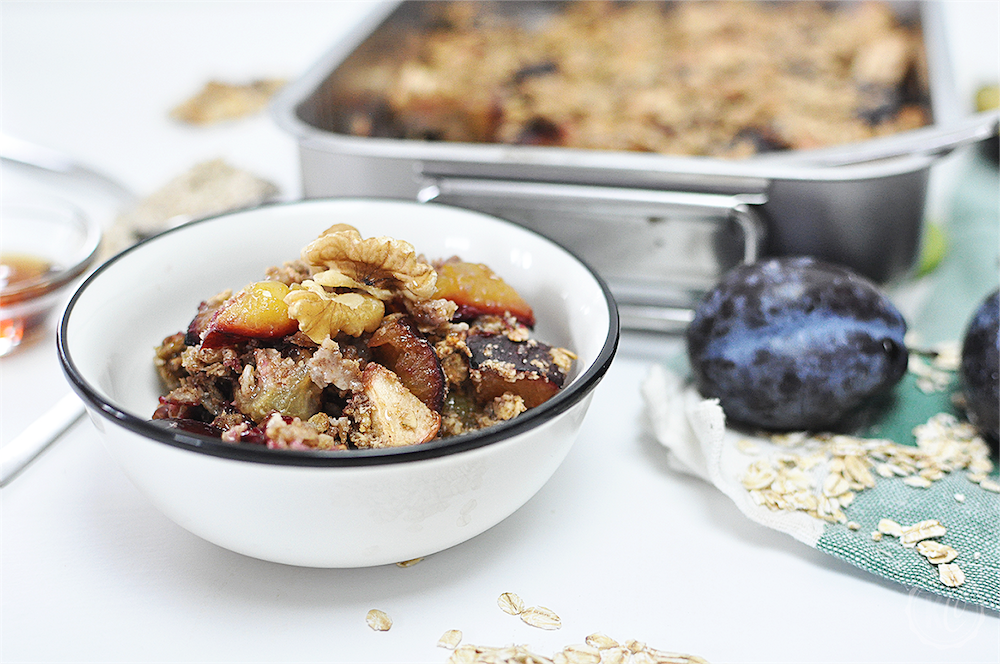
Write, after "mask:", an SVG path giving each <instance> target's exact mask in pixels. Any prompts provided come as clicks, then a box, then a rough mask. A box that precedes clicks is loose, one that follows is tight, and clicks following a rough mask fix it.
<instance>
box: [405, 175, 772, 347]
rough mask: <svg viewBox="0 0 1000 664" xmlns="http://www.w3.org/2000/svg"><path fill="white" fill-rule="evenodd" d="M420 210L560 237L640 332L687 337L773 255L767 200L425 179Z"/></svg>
mask: <svg viewBox="0 0 1000 664" xmlns="http://www.w3.org/2000/svg"><path fill="white" fill-rule="evenodd" d="M419 182H420V184H421V186H420V189H419V193H418V195H417V200H418V201H421V202H431V201H434V202H439V203H446V204H450V205H456V206H459V207H465V208H470V209H474V210H479V211H481V212H485V213H488V214H493V215H495V216H498V217H502V218H505V219H509V220H511V221H514V222H516V223H519V224H521V225H524V226H526V227H528V228H531V229H533V230H536V231H537V232H539V233H541V234H542V235H545V236H547V237H550V238H551V239H553V240H555V241H556V242H559V243H560V244H562V245H563V246H565V247H566V248H568V249H570V250H571V251H573V252H574V253H576V254H577V255H578V256H580V257H581V258H583V259H584V260H585V261H587V262H588V263H589V264H590V265H591V266H593V267H594V269H595V270H597V271H598V272H599V273H600V274H601V275H602V276H603V277H604V278H605V279H606V280H607V281H608V284H609V286H610V287H611V290H612V292H613V293H614V295H615V298H616V300H617V301H618V305H619V310H620V313H621V319H622V324H623V326H624V327H627V328H631V329H642V330H649V331H657V332H678V331H680V330H682V329H683V328H684V327H685V326H686V325H687V322H688V321H689V320H690V317H691V310H692V308H693V307H694V305H695V304H696V302H697V300H698V299H699V298H700V297H701V295H702V294H703V293H704V291H705V290H707V289H708V288H710V287H711V286H712V285H713V284H714V283H715V282H716V281H717V280H718V278H719V277H720V276H721V274H722V273H723V272H724V271H726V270H728V269H729V268H731V267H733V266H734V265H736V264H739V263H752V262H754V261H756V260H757V259H758V257H759V256H760V255H761V252H762V250H763V247H764V240H765V235H766V233H765V229H766V226H765V224H764V222H763V221H762V219H761V218H760V216H759V214H758V213H757V212H756V210H755V206H757V205H761V204H763V203H765V202H766V196H765V195H764V194H760V193H754V194H736V195H727V194H715V193H698V192H683V191H662V190H651V189H639V188H629V187H610V186H595V185H577V184H566V183H559V182H536V181H517V180H504V179H493V178H465V177H455V176H453V175H448V176H443V175H434V174H428V173H424V174H422V176H421V177H420V179H419Z"/></svg>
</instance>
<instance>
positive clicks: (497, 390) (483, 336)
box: [465, 333, 566, 408]
mask: <svg viewBox="0 0 1000 664" xmlns="http://www.w3.org/2000/svg"><path fill="white" fill-rule="evenodd" d="M465 343H466V346H468V348H469V354H470V355H469V376H470V378H471V380H472V384H473V386H474V390H475V394H476V398H477V399H478V400H479V401H480V402H481V403H485V402H488V401H492V400H493V399H494V398H496V397H499V396H501V395H503V394H504V393H505V392H511V393H513V394H516V395H518V396H520V397H521V398H522V399H524V405H525V406H527V407H528V408H534V407H535V406H538V405H540V404H543V403H545V402H546V401H548V400H549V399H551V398H552V397H553V396H555V394H556V393H557V392H558V391H559V390H560V389H561V388H562V386H563V382H564V381H565V379H566V376H565V374H564V373H563V370H562V369H561V368H560V366H559V364H558V362H557V357H556V355H555V349H553V348H552V347H551V346H548V345H546V344H543V343H541V342H538V341H536V340H534V339H528V340H526V341H512V340H511V339H509V338H508V337H506V336H505V335H503V334H488V333H470V334H469V336H468V337H467V338H466V340H465Z"/></svg>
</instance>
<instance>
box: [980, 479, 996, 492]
mask: <svg viewBox="0 0 1000 664" xmlns="http://www.w3.org/2000/svg"><path fill="white" fill-rule="evenodd" d="M979 486H980V487H982V488H984V489H986V490H987V491H992V492H993V493H1000V484H997V483H996V482H994V481H993V480H990V479H984V480H983V481H982V482H980V483H979Z"/></svg>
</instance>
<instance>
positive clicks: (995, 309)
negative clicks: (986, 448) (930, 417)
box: [960, 290, 1000, 446]
mask: <svg viewBox="0 0 1000 664" xmlns="http://www.w3.org/2000/svg"><path fill="white" fill-rule="evenodd" d="M998 318H1000V290H996V291H993V293H992V294H990V295H989V296H987V297H986V299H984V300H983V301H982V303H980V305H979V307H978V308H977V309H976V312H975V313H974V314H973V315H972V319H971V320H970V322H969V325H968V327H967V328H966V332H965V338H964V340H963V342H962V364H961V366H960V374H961V377H962V385H963V392H964V394H965V401H966V407H967V410H968V415H969V421H970V422H972V423H973V424H974V425H976V428H978V429H979V430H980V432H981V433H982V434H983V435H984V436H985V437H987V438H989V439H990V441H991V442H992V443H993V445H994V446H996V444H997V440H998V438H1000V434H998V431H997V430H998V428H1000V368H998V363H1000V332H998V329H1000V325H998Z"/></svg>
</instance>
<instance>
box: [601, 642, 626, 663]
mask: <svg viewBox="0 0 1000 664" xmlns="http://www.w3.org/2000/svg"><path fill="white" fill-rule="evenodd" d="M631 658H632V653H631V651H629V649H628V648H626V647H624V646H615V647H614V648H608V649H606V650H602V651H601V664H626V662H628V661H629V660H630V659H631Z"/></svg>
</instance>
